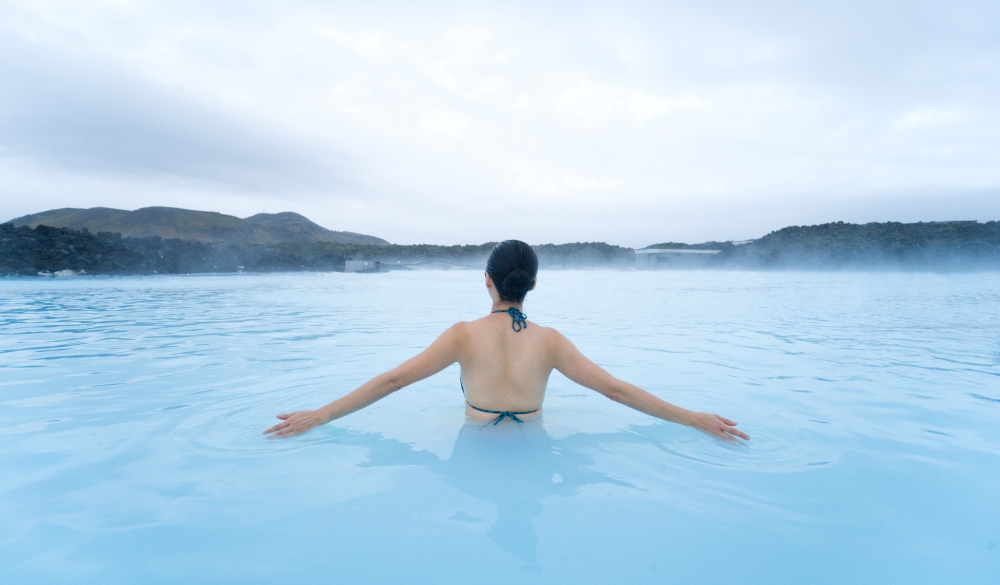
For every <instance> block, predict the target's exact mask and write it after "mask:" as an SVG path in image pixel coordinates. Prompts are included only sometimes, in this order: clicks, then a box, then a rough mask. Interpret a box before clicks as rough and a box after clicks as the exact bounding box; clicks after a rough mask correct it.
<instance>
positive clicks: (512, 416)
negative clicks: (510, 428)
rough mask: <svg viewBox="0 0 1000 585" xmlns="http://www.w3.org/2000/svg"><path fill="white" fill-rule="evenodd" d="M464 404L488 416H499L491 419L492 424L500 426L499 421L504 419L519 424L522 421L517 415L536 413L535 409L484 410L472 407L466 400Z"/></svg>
mask: <svg viewBox="0 0 1000 585" xmlns="http://www.w3.org/2000/svg"><path fill="white" fill-rule="evenodd" d="M465 403H466V404H468V405H469V406H472V408H474V409H476V410H478V411H479V412H485V413H488V414H499V415H500V416H498V417H496V418H495V419H493V424H495V425H497V424H500V421H502V420H503V419H505V418H510V419H511V420H512V421H514V422H516V423H518V424H520V423H523V422H524V421H523V420H521V419H519V418H517V415H519V414H531V413H533V412H538V409H537V408H536V409H535V410H525V411H524V412H511V411H509V410H486V409H485V408H479V407H478V406H473V405H472V404H471V403H470V402H469V401H468V400H466V401H465Z"/></svg>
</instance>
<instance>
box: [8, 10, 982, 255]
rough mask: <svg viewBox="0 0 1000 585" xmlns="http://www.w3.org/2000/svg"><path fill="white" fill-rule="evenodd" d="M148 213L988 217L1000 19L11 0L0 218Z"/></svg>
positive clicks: (694, 229) (495, 232)
mask: <svg viewBox="0 0 1000 585" xmlns="http://www.w3.org/2000/svg"><path fill="white" fill-rule="evenodd" d="M206 5H210V6H206ZM151 205H168V206H175V207H185V208H191V209H202V210H209V211H221V212H223V213H229V214H233V215H237V216H240V217H246V216H249V215H252V214H254V213H258V212H261V211H264V210H266V211H268V212H276V211H296V212H299V213H302V214H304V215H306V216H308V217H309V218H311V219H313V220H314V221H316V222H317V223H319V224H320V225H323V226H324V227H327V228H330V229H335V230H349V231H355V232H361V233H366V234H371V235H376V236H379V237H383V238H386V239H388V240H389V241H392V242H396V243H418V242H422V243H437V244H455V243H481V242H485V241H490V240H500V239H506V238H519V239H523V240H526V241H528V242H531V243H548V242H555V243H562V242H572V241H595V240H601V241H607V242H611V243H615V244H621V245H627V246H645V245H648V244H652V243H657V242H663V241H686V242H698V241H705V240H711V239H719V240H728V239H735V240H739V239H746V238H753V237H759V236H761V235H763V234H765V233H767V232H769V231H771V230H773V229H778V228H780V227H783V226H786V225H803V224H814V223H824V222H828V221H838V220H842V221H852V222H868V221H886V220H895V221H920V220H924V221H928V220H947V219H978V220H981V221H985V220H991V219H994V220H996V219H1000V2H997V1H996V0H990V1H984V2H966V1H961V0H959V1H956V0H951V1H949V2H914V1H906V2H902V1H885V2H872V1H871V0H865V1H858V2H855V1H852V0H838V1H836V2H802V1H801V0H796V1H775V2H744V1H733V2H717V1H700V2H691V1H687V2H669V1H662V0H660V1H656V2H624V1H620V0H619V1H617V2H601V3H587V2H581V1H575V2H550V3H540V2H537V1H535V2H525V3H518V2H514V1H511V0H505V1H503V2H497V3H470V2H454V3H452V2H435V3H430V2H424V3H412V2H405V3H404V2H400V3H396V2H372V1H367V2H319V1H302V2H298V1H289V0H286V1H283V2H274V3H267V4H265V3H261V2H249V1H240V2H214V3H213V2H205V1H198V2H186V1H183V0H173V1H171V2H162V3H159V2H146V1H129V0H116V1H112V0H107V1H97V0H92V1H89V2H87V1H85V2H81V1H80V0H71V1H65V2H62V1H54V2H53V1H46V0H24V1H22V0H4V1H3V2H2V3H0V221H3V220H6V219H10V218H13V217H16V216H20V215H24V214H27V213H33V212H38V211H42V210H45V209H51V208H55V207H94V206H106V207H117V208H122V209H136V208H139V207H146V206H151Z"/></svg>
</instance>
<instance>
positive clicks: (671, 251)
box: [635, 248, 722, 270]
mask: <svg viewBox="0 0 1000 585" xmlns="http://www.w3.org/2000/svg"><path fill="white" fill-rule="evenodd" d="M721 251H722V250H692V249H690V248H645V249H643V250H636V251H635V267H636V268H638V269H640V270H649V269H651V268H698V267H700V266H705V265H706V264H707V263H708V260H709V259H710V258H711V257H712V256H714V255H715V254H718V253H719V252H721Z"/></svg>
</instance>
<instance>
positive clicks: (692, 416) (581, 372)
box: [549, 329, 750, 441]
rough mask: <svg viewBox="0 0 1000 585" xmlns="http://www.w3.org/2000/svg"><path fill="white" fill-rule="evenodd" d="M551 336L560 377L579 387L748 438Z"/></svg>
mask: <svg viewBox="0 0 1000 585" xmlns="http://www.w3.org/2000/svg"><path fill="white" fill-rule="evenodd" d="M549 331H550V332H551V335H552V347H553V359H554V362H555V363H554V366H555V368H556V369H557V370H559V371H560V372H562V374H563V375H564V376H566V377H567V378H569V379H570V380H573V381H574V382H576V383H577V384H579V385H581V386H585V387H587V388H590V389H591V390H594V391H596V392H599V393H601V394H603V395H605V396H607V397H608V398H610V399H611V400H614V401H615V402H620V403H622V404H624V405H625V406H628V407H630V408H634V409H636V410H638V411H639V412H644V413H646V414H648V415H650V416H655V417H657V418H662V419H663V420H666V421H670V422H673V423H678V424H682V425H686V426H689V427H693V428H696V429H698V430H700V431H704V432H706V433H708V434H710V435H714V436H716V437H719V438H721V439H728V440H730V441H735V440H736V439H735V437H739V438H741V439H744V440H750V437H749V436H747V435H746V433H743V432H741V431H739V430H737V429H736V423H735V422H733V421H731V420H729V419H726V418H722V417H721V416H719V415H717V414H711V413H708V412H694V411H691V410H688V409H686V408H681V407H679V406H675V405H673V404H670V403H669V402H667V401H665V400H661V399H659V398H657V397H656V396H653V395H652V394H650V393H649V392H646V391H645V390H643V389H642V388H639V387H638V386H633V385H632V384H629V383H628V382H623V381H622V380H619V379H618V378H615V377H614V376H612V375H611V374H609V373H608V372H606V371H605V370H604V368H602V367H600V366H598V365H597V364H595V363H594V362H592V361H590V360H589V359H587V356H585V355H583V354H582V353H580V350H578V349H577V348H576V346H575V345H573V342H571V341H570V340H569V339H567V338H566V337H565V336H563V335H562V334H561V333H559V332H558V331H556V330H555V329H550V330H549Z"/></svg>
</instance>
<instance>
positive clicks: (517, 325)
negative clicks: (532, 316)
mask: <svg viewBox="0 0 1000 585" xmlns="http://www.w3.org/2000/svg"><path fill="white" fill-rule="evenodd" d="M493 312H494V313H507V314H508V315H510V318H511V322H510V328H511V329H513V330H514V331H520V330H522V329H527V328H528V321H527V319H528V316H527V315H525V314H524V313H522V312H521V311H519V310H518V309H517V307H511V308H509V309H498V310H496V311H493Z"/></svg>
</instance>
